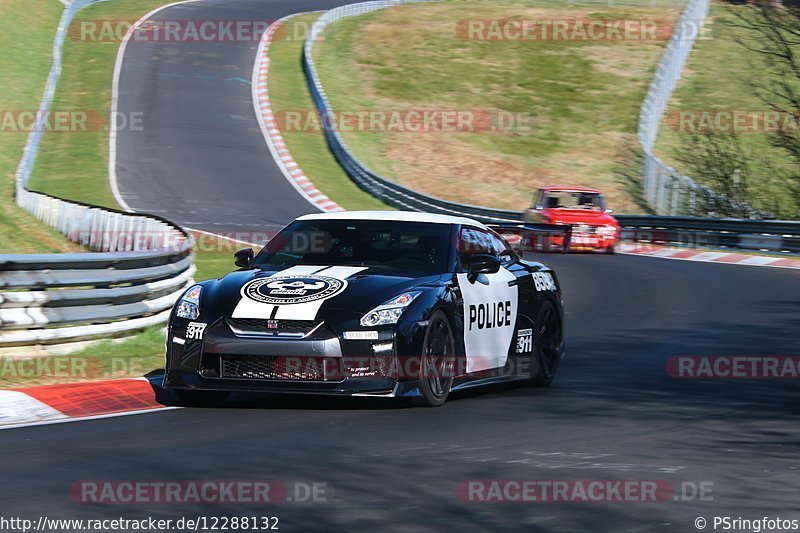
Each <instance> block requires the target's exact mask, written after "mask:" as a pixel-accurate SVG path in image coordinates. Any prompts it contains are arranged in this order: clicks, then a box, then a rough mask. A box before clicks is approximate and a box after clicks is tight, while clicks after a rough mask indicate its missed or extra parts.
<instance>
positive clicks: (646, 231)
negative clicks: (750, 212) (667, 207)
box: [617, 215, 800, 253]
mask: <svg viewBox="0 0 800 533" xmlns="http://www.w3.org/2000/svg"><path fill="white" fill-rule="evenodd" d="M617 220H619V223H620V225H621V226H622V238H623V240H626V241H638V242H648V243H657V244H670V245H678V246H685V247H689V248H706V247H708V248H717V247H723V248H738V249H741V250H764V251H771V252H792V253H800V222H793V221H784V220H739V219H726V218H722V219H719V218H701V217H669V216H636V215H619V216H617Z"/></svg>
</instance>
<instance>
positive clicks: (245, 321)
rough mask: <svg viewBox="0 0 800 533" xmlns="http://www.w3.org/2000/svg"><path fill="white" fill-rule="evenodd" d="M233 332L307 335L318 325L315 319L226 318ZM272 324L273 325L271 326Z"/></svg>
mask: <svg viewBox="0 0 800 533" xmlns="http://www.w3.org/2000/svg"><path fill="white" fill-rule="evenodd" d="M226 321H227V323H228V326H230V328H231V330H233V332H234V333H240V334H245V335H290V336H302V335H307V334H308V333H310V332H311V331H313V330H314V328H316V327H317V326H319V325H320V322H319V321H316V320H268V319H265V318H228V319H226ZM271 326H274V327H271Z"/></svg>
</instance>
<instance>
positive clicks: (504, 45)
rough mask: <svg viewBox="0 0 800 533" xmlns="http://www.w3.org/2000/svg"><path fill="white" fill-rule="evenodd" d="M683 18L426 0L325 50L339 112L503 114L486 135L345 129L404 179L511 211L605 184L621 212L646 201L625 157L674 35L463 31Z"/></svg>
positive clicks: (339, 34)
mask: <svg viewBox="0 0 800 533" xmlns="http://www.w3.org/2000/svg"><path fill="white" fill-rule="evenodd" d="M679 15H680V8H679V7H676V6H674V5H672V6H668V7H658V8H653V9H650V8H647V9H645V8H639V7H630V6H623V5H619V4H615V5H614V6H608V5H603V4H594V5H586V4H581V3H574V4H570V5H569V6H567V5H566V4H564V3H561V2H547V1H546V0H505V1H497V2H483V1H479V0H462V1H454V2H445V3H437V4H416V5H409V6H401V7H396V8H392V9H387V10H381V11H377V12H374V13H372V14H368V15H363V16H360V17H355V18H351V19H347V20H344V21H340V22H337V23H336V24H334V25H333V26H332V27H331V28H329V30H328V31H327V32H326V34H325V36H324V37H325V38H324V40H323V41H321V42H320V44H319V46H318V47H317V49H316V53H317V57H316V58H315V59H316V60H317V64H318V66H319V72H320V76H321V78H322V81H323V84H324V85H325V88H326V90H327V92H328V95H329V98H330V100H331V102H332V104H333V107H334V109H335V110H340V111H361V110H371V111H372V110H375V111H384V112H388V113H392V112H395V111H400V112H401V113H402V112H406V111H412V110H422V109H427V110H464V111H475V112H476V114H477V113H485V114H487V115H488V116H489V117H491V120H492V122H491V124H492V126H493V127H490V128H487V129H485V130H482V131H470V132H453V131H450V132H441V131H429V132H422V133H420V132H411V131H386V130H385V129H383V130H382V129H381V128H380V127H377V128H373V130H372V131H345V132H344V133H343V135H344V138H345V140H346V141H347V143H348V145H349V146H350V147H351V149H352V150H353V151H354V152H355V153H356V155H357V156H358V157H359V158H360V159H362V160H363V161H364V162H365V163H366V164H367V165H368V166H370V167H371V168H372V169H373V170H375V171H377V172H379V173H382V174H384V175H385V176H387V177H389V178H391V179H394V180H396V181H399V182H400V183H403V184H405V185H408V186H410V187H412V188H414V189H417V190H422V191H425V192H427V193H430V194H435V195H437V196H443V197H445V198H448V199H452V200H456V201H462V202H467V203H474V204H482V205H489V206H494V207H503V208H511V209H521V208H524V207H527V206H528V203H529V201H530V198H531V195H532V192H533V190H534V189H535V188H536V187H538V186H541V185H545V184H559V183H566V184H576V185H577V184H584V185H593V186H597V187H599V188H601V189H603V190H604V191H605V192H606V193H607V195H608V197H609V200H610V203H611V205H612V206H613V207H614V208H615V209H616V210H617V211H621V212H635V211H637V210H638V203H637V198H634V197H633V196H632V194H631V186H630V183H628V182H627V181H626V179H624V178H622V177H620V175H621V174H622V172H621V170H622V168H621V167H625V166H626V165H629V164H630V163H631V159H632V155H631V154H633V153H635V151H636V150H637V148H638V143H637V139H636V135H635V132H636V122H637V118H638V113H639V108H640V106H641V103H642V100H643V98H644V95H645V93H646V91H647V87H648V85H649V83H650V80H651V78H652V74H653V72H654V69H655V66H656V65H657V63H658V59H659V58H660V56H661V53H662V51H663V48H664V45H665V42H666V38H667V37H668V35H669V32H668V31H667V32H666V35H663V36H662V34H661V30H659V33H658V35H657V36H655V37H654V38H645V39H638V40H637V39H628V38H626V39H621V40H620V39H613V38H612V39H602V40H581V39H578V38H571V37H568V38H556V39H552V38H551V39H537V40H513V39H502V38H501V39H500V40H493V39H491V38H490V39H485V38H484V39H480V38H470V34H469V33H466V31H465V30H464V28H465V27H468V26H467V24H468V23H469V22H470V21H479V22H480V21H505V20H509V19H514V20H520V21H522V20H526V21H532V20H533V21H549V22H550V23H551V24H552V23H554V22H557V21H558V22H560V21H570V20H571V21H575V20H580V21H593V20H598V19H603V18H605V19H612V20H637V21H639V20H643V21H656V22H657V23H658V24H659V28H664V27H668V26H669V24H670V23H671V22H674V21H675V20H677V18H678V16H679ZM483 27H484V28H487V27H489V25H488V24H485V25H484V26H483ZM479 35H482V36H486V35H487V32H484V33H480V34H479ZM501 115H503V116H506V117H509V116H513V117H516V118H517V122H516V124H515V125H514V127H506V126H508V122H506V124H505V125H499V124H497V117H499V116H501ZM375 129H377V130H379V131H377V132H376V131H375Z"/></svg>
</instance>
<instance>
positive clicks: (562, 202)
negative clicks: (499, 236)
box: [525, 187, 620, 254]
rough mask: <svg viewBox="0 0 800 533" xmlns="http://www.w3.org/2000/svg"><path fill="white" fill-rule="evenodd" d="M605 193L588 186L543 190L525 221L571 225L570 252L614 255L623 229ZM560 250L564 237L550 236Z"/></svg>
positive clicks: (547, 188) (526, 214) (539, 192)
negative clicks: (600, 251) (599, 252)
mask: <svg viewBox="0 0 800 533" xmlns="http://www.w3.org/2000/svg"><path fill="white" fill-rule="evenodd" d="M609 213H611V209H606V202H605V199H604V198H603V194H602V193H601V192H600V191H598V190H595V189H587V188H585V187H544V188H542V189H539V190H538V192H537V193H536V198H535V201H534V203H533V207H531V208H530V209H528V210H527V211H526V212H525V221H526V222H539V223H545V224H566V225H569V226H572V243H571V245H570V250H591V251H593V250H602V251H604V252H606V253H609V254H612V253H614V249H615V247H616V245H617V242H619V237H620V229H619V222H617V219H615V218H614V217H612V216H611V215H610V214H609ZM551 239H552V243H551V244H553V245H554V246H556V247H560V246H561V245H562V244H563V242H562V240H563V237H561V236H553V237H551Z"/></svg>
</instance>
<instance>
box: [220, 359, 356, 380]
mask: <svg viewBox="0 0 800 533" xmlns="http://www.w3.org/2000/svg"><path fill="white" fill-rule="evenodd" d="M220 377H223V378H245V379H273V380H284V381H326V380H327V381H331V380H336V381H339V380H341V379H342V370H341V360H340V359H339V358H336V357H289V356H272V355H226V354H223V355H221V356H220Z"/></svg>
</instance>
